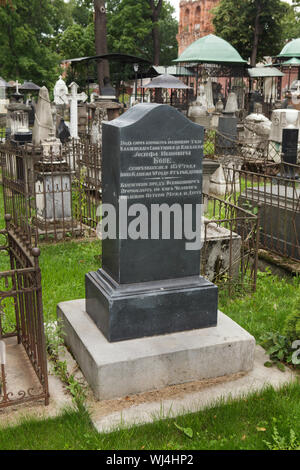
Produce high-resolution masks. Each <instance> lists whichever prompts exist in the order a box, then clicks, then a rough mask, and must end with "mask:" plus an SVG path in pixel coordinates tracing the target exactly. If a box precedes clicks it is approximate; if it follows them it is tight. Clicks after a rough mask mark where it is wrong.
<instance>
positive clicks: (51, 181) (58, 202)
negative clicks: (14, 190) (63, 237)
mask: <svg viewBox="0 0 300 470" xmlns="http://www.w3.org/2000/svg"><path fill="white" fill-rule="evenodd" d="M38 165H39V166H40V167H42V168H41V169H42V171H41V172H40V173H39V172H38V171H37V172H36V182H35V195H36V209H37V224H38V226H39V227H40V228H42V229H43V228H44V227H45V226H46V225H48V227H49V226H51V225H53V224H55V226H56V227H59V226H60V225H62V226H64V227H67V225H68V223H70V224H71V223H72V205H71V176H70V172H69V171H65V172H64V171H63V169H62V166H63V163H62V162H53V163H50V166H51V169H53V167H55V165H56V166H57V171H56V172H55V171H51V172H47V164H46V163H39V164H38Z"/></svg>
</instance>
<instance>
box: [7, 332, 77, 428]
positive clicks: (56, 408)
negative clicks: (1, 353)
mask: <svg viewBox="0 0 300 470" xmlns="http://www.w3.org/2000/svg"><path fill="white" fill-rule="evenodd" d="M4 341H5V344H6V366H5V373H6V382H7V391H8V392H10V393H13V398H18V392H19V391H21V390H24V391H27V390H29V389H31V390H32V391H33V393H37V392H38V391H39V390H40V384H39V381H38V379H37V377H36V375H35V373H34V371H33V369H32V367H31V364H30V361H29V359H28V357H27V355H26V352H25V350H24V348H23V346H22V345H19V344H17V339H16V338H8V339H5V340H4ZM51 368H52V366H51V365H50V364H48V371H51ZM0 377H1V374H0ZM48 381H49V392H50V404H49V406H45V401H44V400H37V401H34V402H28V403H22V404H13V405H12V406H9V407H7V408H0V426H1V427H4V426H11V425H15V424H17V423H18V422H19V421H20V420H21V419H23V418H25V417H26V418H28V417H34V418H38V419H46V418H52V417H55V416H57V415H59V414H60V413H61V412H62V410H63V409H64V408H66V407H70V406H72V404H73V403H72V398H71V396H70V394H69V393H68V392H67V390H66V388H65V387H64V385H63V384H62V383H61V381H60V380H59V379H58V378H57V377H56V376H54V375H51V374H49V375H48ZM11 397H12V396H11Z"/></svg>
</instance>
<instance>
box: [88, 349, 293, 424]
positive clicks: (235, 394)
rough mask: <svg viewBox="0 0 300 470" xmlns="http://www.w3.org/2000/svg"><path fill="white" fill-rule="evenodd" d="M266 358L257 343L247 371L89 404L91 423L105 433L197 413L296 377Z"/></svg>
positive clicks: (288, 381)
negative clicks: (269, 363)
mask: <svg viewBox="0 0 300 470" xmlns="http://www.w3.org/2000/svg"><path fill="white" fill-rule="evenodd" d="M267 360H268V357H267V355H266V353H265V351H264V350H263V349H262V348H261V347H260V346H257V347H256V350H255V362H254V369H253V370H252V371H251V372H249V373H244V374H243V373H241V374H237V375H235V376H227V377H222V378H219V379H217V380H206V381H201V382H194V383H191V384H188V385H187V386H183V385H179V386H176V387H168V388H166V389H164V390H161V391H160V392H159V394H160V396H161V398H160V397H159V396H158V392H155V393H146V394H140V395H136V396H132V397H126V398H125V399H122V400H110V401H102V402H97V403H94V404H91V406H90V411H91V418H92V421H93V424H94V426H95V427H96V429H97V430H98V431H99V432H102V433H108V432H111V431H113V430H117V429H122V428H128V427H130V426H133V425H140V424H145V423H151V422H153V421H155V420H158V419H165V418H175V417H176V416H180V415H183V414H186V413H196V412H198V411H201V410H203V409H205V408H210V407H213V406H215V405H216V404H218V403H220V401H221V400H222V402H223V401H226V400H230V399H238V398H241V397H245V396H247V395H249V394H251V393H254V392H259V391H262V390H263V389H264V388H265V387H267V386H272V387H274V388H275V389H279V388H280V387H282V386H283V385H285V384H287V383H291V382H292V381H293V380H296V373H294V372H291V371H290V370H287V371H286V372H285V373H282V372H280V371H279V370H278V369H277V368H271V369H269V368H266V367H264V363H265V362H266V361H267ZM129 398H130V399H129Z"/></svg>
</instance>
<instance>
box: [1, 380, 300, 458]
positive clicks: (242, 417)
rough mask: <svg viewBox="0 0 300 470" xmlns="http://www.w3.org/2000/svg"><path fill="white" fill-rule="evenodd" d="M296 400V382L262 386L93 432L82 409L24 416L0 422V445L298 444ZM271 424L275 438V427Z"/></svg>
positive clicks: (201, 446)
mask: <svg viewBox="0 0 300 470" xmlns="http://www.w3.org/2000/svg"><path fill="white" fill-rule="evenodd" d="M299 402H300V385H299V383H294V384H290V385H287V386H285V387H283V388H282V389H280V390H276V391H275V390H274V389H273V388H267V389H265V390H263V391H262V392H261V393H254V394H252V395H251V396H247V397H243V398H241V399H238V400H228V401H226V402H221V403H217V404H216V405H215V406H213V407H211V408H209V409H203V410H201V411H200V412H198V413H189V414H185V415H183V416H180V417H178V418H176V420H174V419H164V420H163V419H159V418H158V419H157V420H155V421H154V422H153V423H149V424H146V425H143V426H132V427H130V429H128V428H127V427H126V428H125V429H117V430H116V431H114V432H111V433H98V432H97V430H96V429H95V428H94V427H93V425H92V423H91V421H90V419H89V415H88V413H87V411H86V410H85V409H83V408H81V409H80V411H79V412H77V413H75V412H74V410H72V411H71V410H70V411H67V412H65V413H64V414H63V415H61V416H58V417H56V418H54V419H48V420H41V419H30V420H29V419H28V418H27V419H26V421H22V422H21V423H19V424H18V425H17V426H12V427H5V428H3V427H2V426H1V424H0V448H1V449H2V450H19V449H28V450H64V449H68V450H71V449H74V450H83V449H85V450H99V449H101V450H111V449H117V450H119V451H121V450H141V449H144V450H155V451H156V450H166V451H170V450H175V449H178V450H182V451H184V450H221V449H222V450H268V448H270V447H271V448H275V447H280V448H281V447H284V448H290V447H291V448H293V447H295V448H296V449H297V448H298V447H297V445H298V446H299V439H300V407H299ZM275 416H276V421H275V418H274V417H275ZM262 420H263V421H262ZM175 422H176V424H177V426H179V427H180V428H182V429H191V430H193V437H192V438H188V436H186V434H185V433H184V432H183V431H181V432H179V431H180V429H178V427H176V426H175ZM274 424H275V425H276V429H277V431H278V436H279V439H278V437H277V436H276V434H275V432H274ZM291 430H293V431H292V432H291ZM294 436H296V439H295V437H294ZM274 438H275V439H274ZM283 440H284V441H285V442H284V441H283Z"/></svg>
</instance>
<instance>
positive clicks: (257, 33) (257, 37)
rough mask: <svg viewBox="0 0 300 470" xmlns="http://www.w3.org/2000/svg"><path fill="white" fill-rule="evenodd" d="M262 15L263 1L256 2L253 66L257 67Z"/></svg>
mask: <svg viewBox="0 0 300 470" xmlns="http://www.w3.org/2000/svg"><path fill="white" fill-rule="evenodd" d="M261 13H262V4H261V0H258V1H257V2H256V17H255V23H254V38H253V47H252V53H251V62H250V63H251V65H252V67H255V65H256V59H257V51H258V44H259V40H260V36H261V25H260V15H261Z"/></svg>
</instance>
